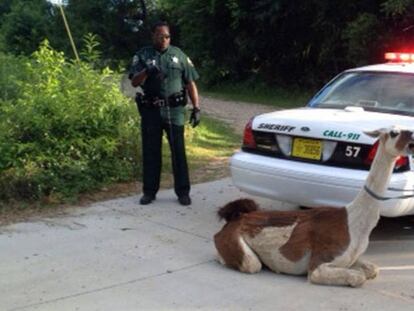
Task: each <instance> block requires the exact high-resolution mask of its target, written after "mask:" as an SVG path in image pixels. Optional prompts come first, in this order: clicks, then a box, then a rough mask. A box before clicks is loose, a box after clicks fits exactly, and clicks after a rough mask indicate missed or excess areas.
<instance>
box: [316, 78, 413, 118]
mask: <svg viewBox="0 0 414 311" xmlns="http://www.w3.org/2000/svg"><path fill="white" fill-rule="evenodd" d="M309 105H310V106H312V107H321V108H323V107H327V108H344V107H346V106H358V107H363V108H364V109H366V110H373V111H379V112H392V113H402V114H414V75H413V74H405V73H389V72H346V73H343V74H341V75H339V76H338V77H337V78H335V79H334V80H333V81H332V82H330V83H328V85H327V86H325V87H324V88H323V89H322V90H321V91H320V92H319V93H318V94H317V95H316V96H315V97H314V98H313V99H312V100H311V101H310V103H309Z"/></svg>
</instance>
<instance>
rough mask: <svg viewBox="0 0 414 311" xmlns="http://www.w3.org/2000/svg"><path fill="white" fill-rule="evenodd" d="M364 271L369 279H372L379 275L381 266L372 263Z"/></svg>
mask: <svg viewBox="0 0 414 311" xmlns="http://www.w3.org/2000/svg"><path fill="white" fill-rule="evenodd" d="M364 273H365V276H366V277H367V279H368V280H372V279H375V278H376V277H377V276H378V273H379V268H378V266H377V265H374V264H370V265H369V266H367V267H366V269H365V270H364Z"/></svg>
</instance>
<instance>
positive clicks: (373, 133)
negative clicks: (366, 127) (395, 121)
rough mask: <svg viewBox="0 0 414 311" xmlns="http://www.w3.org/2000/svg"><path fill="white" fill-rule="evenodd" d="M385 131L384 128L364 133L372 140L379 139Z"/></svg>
mask: <svg viewBox="0 0 414 311" xmlns="http://www.w3.org/2000/svg"><path fill="white" fill-rule="evenodd" d="M385 131H386V129H384V128H382V129H378V130H374V131H364V134H365V135H368V136H369V137H372V138H377V137H379V136H380V135H381V133H384V132H385Z"/></svg>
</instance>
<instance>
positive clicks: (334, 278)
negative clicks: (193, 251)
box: [214, 127, 414, 287]
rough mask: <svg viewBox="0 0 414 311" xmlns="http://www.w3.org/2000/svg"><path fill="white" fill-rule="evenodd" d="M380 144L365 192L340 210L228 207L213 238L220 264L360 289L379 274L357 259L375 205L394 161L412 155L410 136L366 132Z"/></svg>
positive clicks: (245, 202) (373, 221)
mask: <svg viewBox="0 0 414 311" xmlns="http://www.w3.org/2000/svg"><path fill="white" fill-rule="evenodd" d="M366 134H367V135H369V136H371V137H378V138H379V146H378V151H377V154H376V156H375V159H374V161H373V163H372V166H371V169H370V171H369V174H368V176H367V179H366V182H365V186H364V187H363V188H362V189H361V191H360V192H359V193H358V195H357V196H356V198H355V199H354V200H353V201H352V202H351V203H350V204H348V205H347V206H345V207H343V208H333V207H323V208H315V209H310V210H305V211H261V210H259V209H258V206H257V205H256V203H255V202H254V201H252V200H250V199H240V200H236V201H233V202H230V203H228V204H227V205H225V206H224V207H222V208H221V209H220V210H219V211H218V215H219V217H220V218H224V219H225V220H226V222H227V223H226V224H225V225H224V227H223V228H222V229H221V231H219V232H218V233H217V234H216V235H215V236H214V242H215V245H216V248H217V250H218V254H219V261H220V262H221V263H222V264H224V265H226V266H229V267H231V268H234V269H237V270H240V271H242V272H247V273H256V272H259V271H260V270H261V268H262V264H264V265H265V266H266V267H268V268H269V269H270V270H272V271H274V272H277V273H286V274H295V275H301V274H307V275H308V280H310V282H312V283H316V284H327V285H328V284H329V285H349V286H352V287H358V286H361V285H362V284H363V283H364V282H365V281H366V280H367V279H373V278H375V277H376V276H377V274H378V268H377V266H376V265H374V264H372V263H370V262H367V261H363V260H361V259H360V258H359V257H360V256H361V254H363V253H364V252H365V250H366V249H367V247H368V240H369V235H370V233H371V231H372V230H373V228H374V227H375V226H376V225H377V223H378V220H379V217H380V216H379V208H380V201H378V196H382V195H383V194H384V193H385V191H386V189H387V187H388V184H389V181H390V178H391V174H392V171H393V167H394V163H395V160H396V159H397V157H398V156H400V155H407V154H412V153H413V152H414V135H413V131H410V130H402V129H398V128H396V127H392V128H389V129H379V130H376V131H372V132H366Z"/></svg>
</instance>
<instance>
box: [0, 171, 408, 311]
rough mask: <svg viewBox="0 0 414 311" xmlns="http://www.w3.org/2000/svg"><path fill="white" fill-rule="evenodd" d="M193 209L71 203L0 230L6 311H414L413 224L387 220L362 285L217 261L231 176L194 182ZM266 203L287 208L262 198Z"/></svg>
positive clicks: (133, 202) (167, 195) (165, 204)
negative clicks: (247, 270)
mask: <svg viewBox="0 0 414 311" xmlns="http://www.w3.org/2000/svg"><path fill="white" fill-rule="evenodd" d="M192 193H193V201H194V202H193V205H192V206H191V207H182V206H179V205H178V204H177V203H176V201H175V196H174V195H173V192H172V191H171V190H165V191H162V192H160V193H159V195H158V199H157V201H156V202H155V203H154V204H151V205H148V206H139V205H137V201H138V197H137V196H133V197H128V198H122V199H116V200H112V201H106V202H101V203H96V204H93V205H91V206H90V207H87V208H73V209H72V210H70V211H69V212H68V214H67V215H66V216H58V217H56V218H44V219H33V220H32V221H29V222H26V223H19V224H14V225H10V226H6V227H0V310H2V311H12V310H13V311H14V310H43V311H46V310H50V311H52V310H53V311H66V310H68V311H69V310H70V311H74V310H84V311H93V310H99V311H106V310H108V311H114V310H116V311H129V310H131V311H136V310H154V311H159V310H185V311H187V310H214V311H216V310H306V311H311V310H330V311H331V310H398V311H401V310H414V260H413V259H414V241H413V237H414V229H413V227H414V223H413V222H412V221H411V220H410V219H409V218H406V219H399V220H388V221H382V222H381V223H380V225H379V227H378V229H377V230H376V231H375V232H374V235H373V239H372V241H371V243H370V246H369V249H368V252H367V254H366V256H365V258H367V259H370V260H372V261H374V262H376V263H377V264H379V265H380V267H381V272H380V276H379V277H378V278H377V279H376V280H374V281H369V282H367V283H366V284H365V285H364V287H362V288H359V289H351V288H346V287H328V286H316V285H311V284H309V283H308V282H307V281H306V278H304V277H294V276H286V275H277V274H274V273H271V272H269V271H262V272H260V273H258V274H255V275H247V274H242V273H239V272H236V271H233V270H230V269H227V268H225V267H222V266H221V265H219V264H218V263H217V262H216V261H215V250H214V244H213V242H212V236H213V234H214V233H215V232H217V231H218V230H219V228H221V226H222V223H219V222H218V220H217V218H216V215H215V212H216V210H217V208H218V207H219V206H221V205H223V204H224V203H226V202H228V201H229V200H233V199H236V198H240V197H242V196H245V195H243V194H241V193H240V192H239V191H238V190H237V189H235V188H234V187H233V186H232V184H231V181H230V179H228V178H227V179H223V180H219V181H216V182H211V183H206V184H200V185H195V186H194V188H193V191H192ZM258 201H259V202H260V204H261V205H262V207H264V208H275V207H278V208H288V207H287V206H281V205H280V204H279V205H277V204H275V203H274V202H271V201H268V200H264V199H259V200H258Z"/></svg>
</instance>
